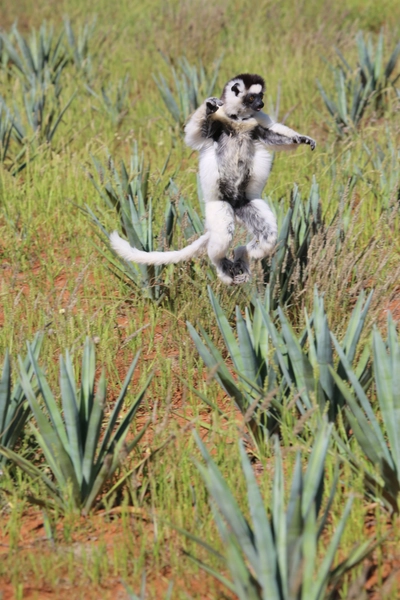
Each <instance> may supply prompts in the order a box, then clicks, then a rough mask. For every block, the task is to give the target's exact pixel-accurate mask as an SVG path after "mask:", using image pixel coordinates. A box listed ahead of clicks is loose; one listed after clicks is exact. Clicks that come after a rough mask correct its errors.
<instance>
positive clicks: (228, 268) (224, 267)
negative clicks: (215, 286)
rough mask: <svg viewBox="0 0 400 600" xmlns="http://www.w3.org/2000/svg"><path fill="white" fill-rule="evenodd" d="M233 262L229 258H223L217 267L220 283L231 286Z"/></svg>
mask: <svg viewBox="0 0 400 600" xmlns="http://www.w3.org/2000/svg"><path fill="white" fill-rule="evenodd" d="M232 269H233V262H232V261H231V260H229V258H223V259H222V260H221V261H220V262H219V264H218V265H217V275H218V277H219V279H220V280H221V281H222V283H225V284H226V285H232V283H233V273H232Z"/></svg>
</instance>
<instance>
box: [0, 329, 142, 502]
mask: <svg viewBox="0 0 400 600" xmlns="http://www.w3.org/2000/svg"><path fill="white" fill-rule="evenodd" d="M34 351H35V348H34V347H33V346H31V345H28V357H29V361H30V365H31V366H32V370H33V372H34V375H35V377H36V381H37V385H38V387H39V392H40V395H41V396H42V399H43V403H44V406H41V404H39V402H38V400H37V397H36V394H35V392H34V389H33V387H32V383H31V373H30V372H29V371H27V369H26V368H25V365H24V364H23V363H22V361H20V381H21V386H22V390H23V393H24V394H25V396H26V398H27V400H28V402H29V405H30V408H31V410H32V413H33V417H34V421H35V425H33V424H32V425H31V428H32V432H33V434H34V435H35V437H36V440H37V442H38V444H39V446H40V448H41V450H42V451H43V454H44V457H45V460H46V467H48V468H49V469H50V471H51V473H52V475H53V478H50V477H49V476H48V475H47V474H46V470H45V469H43V468H40V467H38V466H36V465H35V464H33V463H32V462H31V461H29V460H27V459H26V458H24V457H23V456H22V455H20V454H17V453H16V452H14V451H13V450H11V449H9V448H6V447H5V446H4V445H2V446H0V453H1V454H2V455H3V456H5V457H6V458H8V459H10V460H12V461H13V462H14V463H15V464H16V465H17V466H19V467H20V468H21V469H22V470H23V471H25V472H26V473H27V474H28V475H29V476H30V477H32V478H37V479H38V480H40V481H42V483H43V484H44V485H45V486H46V488H47V490H48V492H49V494H50V496H51V498H52V501H53V502H54V503H56V504H57V505H59V506H60V507H61V509H65V508H66V507H69V506H71V505H72V506H73V507H74V508H75V509H81V510H82V511H83V512H84V513H88V512H89V511H90V510H91V508H92V507H93V504H94V502H95V500H96V498H97V497H98V495H99V494H100V492H101V491H102V489H103V488H104V486H105V484H106V482H108V481H110V480H111V479H112V478H113V475H114V473H115V472H116V470H117V469H118V467H119V466H120V465H121V462H122V460H123V458H124V457H126V456H127V455H128V454H129V453H130V452H131V451H132V450H133V449H134V448H135V447H136V446H137V444H138V443H139V441H140V439H141V438H142V436H143V434H144V432H145V430H146V428H147V426H145V427H144V428H143V429H142V430H141V431H140V432H139V434H138V435H136V436H135V437H134V438H133V439H132V440H130V441H129V442H127V441H126V436H127V434H128V431H129V426H130V424H131V423H132V420H133V419H134V417H135V414H136V412H137V409H138V408H139V406H140V403H141V402H142V400H143V397H144V394H145V392H146V390H147V387H148V385H149V383H150V379H151V377H150V378H149V379H148V380H147V382H146V383H145V385H144V387H143V389H142V390H141V391H140V392H139V394H138V395H137V396H136V398H135V399H134V400H133V402H132V403H131V404H130V406H129V408H128V409H127V411H126V413H125V414H124V415H123V414H122V409H123V406H124V400H125V396H126V393H127V391H128V386H129V383H130V381H131V378H132V375H133V372H134V370H135V367H136V364H137V361H138V358H139V353H138V354H137V355H136V357H135V358H134V360H133V362H132V364H131V366H130V367H129V370H128V373H127V375H126V378H125V381H124V383H123V386H122V388H121V392H120V394H119V397H118V399H117V401H116V403H115V405H114V408H113V410H112V412H111V415H110V418H109V419H108V420H107V422H105V419H104V417H105V409H106V393H107V390H106V380H105V374H104V370H103V372H102V374H101V377H100V379H99V381H98V383H97V390H96V391H95V370H96V362H95V350H94V344H93V342H91V341H90V340H89V339H87V340H86V343H85V347H84V351H83V358H82V369H81V384H80V386H79V387H78V385H77V383H76V379H75V373H74V368H73V365H72V360H71V356H70V354H69V353H68V352H67V353H66V355H65V358H63V357H60V388H61V401H62V409H63V415H62V413H61V411H60V409H59V407H58V405H57V402H56V400H55V397H54V394H53V392H52V391H51V389H50V386H49V384H48V382H47V380H46V377H45V376H44V374H43V371H42V369H41V368H40V367H39V365H38V363H37V361H36V358H35V354H34ZM117 485H118V484H117ZM114 487H115V486H114ZM39 502H40V501H39Z"/></svg>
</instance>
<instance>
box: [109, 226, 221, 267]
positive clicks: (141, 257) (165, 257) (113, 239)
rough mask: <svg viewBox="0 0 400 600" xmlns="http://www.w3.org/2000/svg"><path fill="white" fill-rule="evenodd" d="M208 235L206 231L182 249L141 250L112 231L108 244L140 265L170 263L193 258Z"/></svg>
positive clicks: (123, 256)
mask: <svg viewBox="0 0 400 600" xmlns="http://www.w3.org/2000/svg"><path fill="white" fill-rule="evenodd" d="M209 237H210V234H209V232H208V231H207V232H206V233H204V234H203V235H202V236H200V237H199V238H198V239H197V240H195V241H194V242H193V243H192V244H189V246H186V247H185V248H182V250H172V251H169V252H143V250H138V249H137V248H133V247H132V246H131V245H130V244H129V242H127V241H126V240H123V239H122V238H121V237H120V236H119V235H118V233H117V232H116V231H113V232H112V234H111V235H110V244H111V248H112V249H113V250H115V252H116V253H117V254H119V256H121V257H122V258H124V259H125V260H131V261H132V262H135V263H139V264H142V265H170V264H172V263H177V262H181V261H182V260H189V259H190V258H193V256H195V255H196V254H198V253H199V252H200V251H201V250H202V249H203V248H204V247H205V246H206V245H207V242H208V239H209Z"/></svg>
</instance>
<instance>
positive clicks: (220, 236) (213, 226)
mask: <svg viewBox="0 0 400 600" xmlns="http://www.w3.org/2000/svg"><path fill="white" fill-rule="evenodd" d="M205 210H206V230H207V231H208V232H209V233H210V239H209V241H208V245H207V252H208V256H209V257H210V260H211V262H212V263H213V264H214V265H215V268H216V270H217V275H218V277H219V278H220V279H221V281H223V282H224V283H226V284H228V285H230V284H231V283H233V274H232V267H233V262H232V261H231V260H229V259H228V258H226V254H227V252H228V249H229V245H230V243H231V241H232V238H233V233H234V231H235V213H234V211H233V208H232V206H231V205H230V204H228V203H227V202H223V201H222V200H216V201H211V202H206V205H205Z"/></svg>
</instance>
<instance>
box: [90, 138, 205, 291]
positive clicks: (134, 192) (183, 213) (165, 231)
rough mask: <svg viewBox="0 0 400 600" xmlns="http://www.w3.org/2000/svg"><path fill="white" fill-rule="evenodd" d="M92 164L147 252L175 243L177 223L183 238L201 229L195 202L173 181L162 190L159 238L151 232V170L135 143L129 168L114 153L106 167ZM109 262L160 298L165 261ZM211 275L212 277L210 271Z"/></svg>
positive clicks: (108, 199) (103, 190)
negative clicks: (163, 209) (114, 158)
mask: <svg viewBox="0 0 400 600" xmlns="http://www.w3.org/2000/svg"><path fill="white" fill-rule="evenodd" d="M93 163H94V166H95V169H96V171H97V174H98V180H99V181H96V180H95V179H94V177H93V176H92V175H89V176H90V178H91V180H92V182H93V185H94V186H95V188H96V190H97V191H98V193H99V195H100V197H101V198H102V199H103V201H104V202H105V204H106V205H107V206H108V207H109V208H112V209H115V210H116V211H117V213H118V217H119V221H120V228H121V229H122V231H123V232H124V234H125V235H126V236H127V238H128V241H129V243H130V244H131V245H132V246H135V247H136V248H139V249H140V250H144V251H145V252H151V251H153V250H156V249H158V250H165V249H166V248H169V247H170V246H171V244H172V240H173V234H174V230H175V224H176V223H178V224H179V225H180V229H181V231H182V233H183V235H184V236H185V239H189V238H191V237H192V236H193V235H195V234H200V233H202V232H203V226H202V222H201V219H200V217H199V215H198V214H197V212H196V211H195V209H194V208H193V206H192V204H191V203H190V202H189V201H188V200H186V199H185V198H183V196H182V195H181V194H180V193H179V190H178V188H177V186H176V185H175V183H174V181H173V180H172V179H171V180H170V181H169V183H168V185H167V187H166V188H165V187H164V188H163V189H162V190H160V192H159V193H160V195H161V194H163V193H166V196H167V200H166V205H165V211H164V224H163V226H162V228H161V232H160V234H159V235H158V237H157V238H156V236H155V235H154V232H153V210H152V198H151V196H150V195H149V193H148V180H149V168H148V167H147V166H146V165H145V164H144V160H143V155H142V156H140V155H139V153H138V148H137V144H136V143H135V145H134V147H133V154H132V156H131V161H130V165H129V170H128V168H127V167H126V166H125V164H124V162H123V161H121V163H120V171H119V172H118V170H117V169H116V167H115V165H114V163H113V160H112V159H111V157H109V159H108V162H107V165H102V164H101V163H100V162H99V161H98V160H96V159H94V158H93ZM167 163H168V160H167V161H166V163H165V165H164V168H163V169H162V171H161V174H160V176H159V178H158V180H157V181H156V182H155V187H156V188H157V187H159V186H160V185H161V178H162V176H163V175H164V173H165V169H166V167H167ZM87 212H88V213H89V215H90V216H91V218H92V220H93V221H94V223H95V224H96V225H97V226H98V227H99V228H100V230H101V232H102V234H103V237H106V239H107V240H108V237H109V234H108V232H107V231H106V229H105V228H104V226H103V225H102V223H101V222H100V220H99V219H98V217H97V216H96V215H95V214H94V212H93V211H92V210H91V209H90V208H89V207H87ZM107 258H108V257H107ZM109 260H110V262H111V264H112V265H113V267H114V268H115V269H116V274H117V276H121V275H122V276H124V277H125V278H127V279H128V280H129V281H130V282H131V283H133V285H134V286H135V288H136V289H138V290H140V292H141V293H142V294H143V295H144V296H145V297H147V298H150V299H151V300H154V301H156V302H161V300H162V299H163V297H164V294H165V292H166V289H167V288H166V285H165V284H164V281H163V273H164V272H165V269H166V267H165V265H138V264H134V263H132V262H127V261H125V260H123V259H122V258H120V257H119V256H118V255H117V254H116V253H114V252H113V258H112V259H109ZM209 276H210V277H213V275H212V274H211V269H210V272H209Z"/></svg>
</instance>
